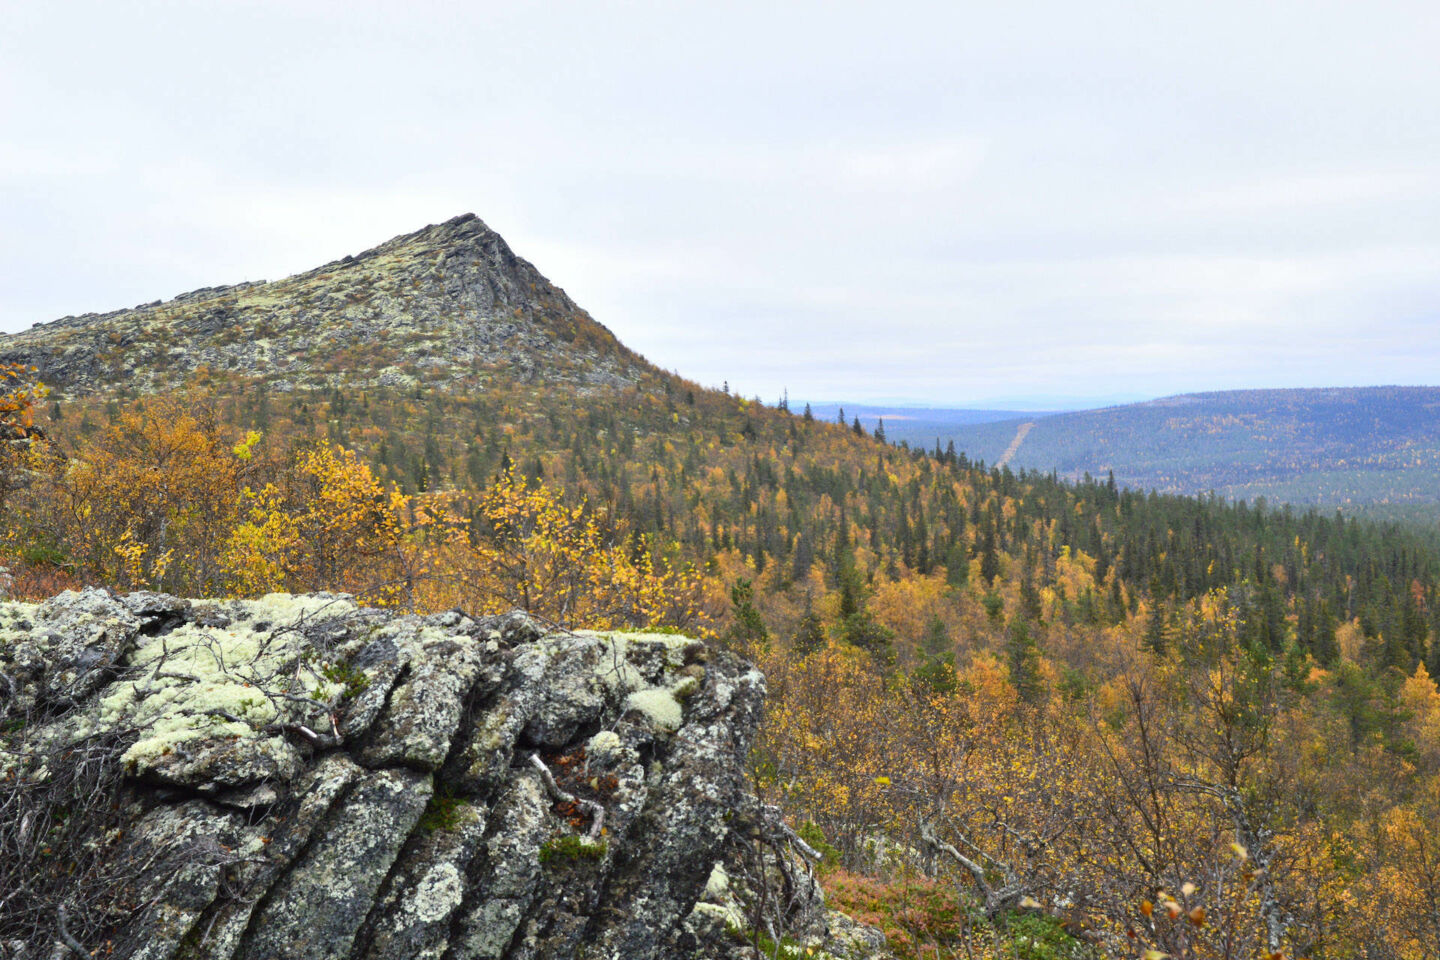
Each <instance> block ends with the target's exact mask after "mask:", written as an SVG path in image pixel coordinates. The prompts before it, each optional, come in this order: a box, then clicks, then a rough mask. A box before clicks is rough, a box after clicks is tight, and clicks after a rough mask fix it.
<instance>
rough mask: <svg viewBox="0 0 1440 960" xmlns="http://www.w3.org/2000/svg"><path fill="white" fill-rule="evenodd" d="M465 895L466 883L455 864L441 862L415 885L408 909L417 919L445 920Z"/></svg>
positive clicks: (427, 921)
mask: <svg viewBox="0 0 1440 960" xmlns="http://www.w3.org/2000/svg"><path fill="white" fill-rule="evenodd" d="M464 895H465V883H464V881H463V880H462V879H461V877H460V871H459V870H458V869H457V868H456V866H455V864H453V863H448V862H447V863H439V864H436V865H435V866H433V867H431V868H430V870H429V871H428V872H427V873H426V874H425V876H423V877H421V878H420V882H419V883H418V884H416V885H415V890H414V893H413V894H412V896H411V899H410V900H409V902H408V904H407V909H408V910H409V912H410V913H411V914H413V915H414V917H415V918H416V919H417V920H420V921H422V922H424V923H436V922H438V921H440V920H444V919H445V918H446V917H448V916H449V915H450V913H451V912H452V911H453V910H454V909H455V908H456V907H458V906H460V901H461V898H462V897H464Z"/></svg>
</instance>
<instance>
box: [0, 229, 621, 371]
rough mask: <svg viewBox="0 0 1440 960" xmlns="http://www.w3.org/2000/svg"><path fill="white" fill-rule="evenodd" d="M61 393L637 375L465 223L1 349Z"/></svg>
mask: <svg viewBox="0 0 1440 960" xmlns="http://www.w3.org/2000/svg"><path fill="white" fill-rule="evenodd" d="M0 360H3V361H9V362H18V363H24V364H27V365H31V366H35V367H37V368H38V369H39V370H40V376H41V378H42V379H43V380H44V381H45V382H46V383H48V384H50V385H51V386H52V387H58V388H59V389H61V390H63V391H64V392H65V393H67V394H69V395H83V394H88V393H93V392H102V391H109V390H113V389H115V388H117V387H123V388H130V389H138V390H142V391H155V390H161V389H164V388H167V387H172V386H176V385H178V384H180V383H181V382H184V381H186V380H187V379H192V378H193V379H198V380H201V381H204V380H207V379H213V378H227V377H231V378H243V379H254V380H260V381H264V382H267V383H268V384H270V385H271V386H272V387H273V388H274V389H276V390H281V391H283V390H288V389H293V388H295V387H304V386H308V387H317V386H326V385H336V384H340V383H346V384H351V385H388V386H396V387H406V386H413V385H416V384H419V383H445V382H452V381H455V380H457V379H460V378H461V377H468V376H479V377H480V378H481V379H482V380H483V379H487V378H488V377H489V376H490V375H491V374H493V373H494V372H496V371H503V374H502V375H504V376H507V377H510V378H512V379H518V380H522V381H523V380H530V379H535V378H537V377H543V378H544V379H545V380H547V381H550V382H554V381H573V382H575V383H578V384H580V385H598V384H619V383H624V382H627V381H629V380H632V379H634V378H635V376H636V375H637V373H638V372H639V370H640V369H641V368H642V367H643V366H644V365H643V361H641V360H640V359H639V358H638V357H637V356H636V355H635V354H633V353H631V352H630V351H629V350H627V349H626V348H625V347H624V346H622V345H621V344H620V342H619V341H618V340H616V339H615V336H614V335H613V334H611V332H610V331H609V330H607V329H605V328H604V327H603V326H601V325H600V324H598V323H596V322H595V321H594V320H592V319H591V318H590V317H589V315H588V314H586V313H585V311H583V310H581V309H580V308H579V307H577V306H576V305H575V303H574V302H573V301H572V300H571V299H570V298H569V297H568V296H566V295H565V292H564V291H563V290H561V289H560V288H558V287H556V286H555V285H554V284H552V283H550V281H548V280H546V279H545V277H544V276H542V275H541V274H540V272H539V271H538V270H536V269H535V267H534V266H532V265H531V264H530V263H529V262H528V261H526V260H523V259H521V258H520V257H517V256H516V255H515V254H514V253H513V252H512V251H511V250H510V247H509V246H508V245H507V244H506V243H505V241H504V239H503V238H501V236H500V235H499V234H497V233H496V232H495V231H493V230H491V229H490V228H489V227H487V226H486V225H485V224H484V223H483V222H481V221H480V220H479V219H478V218H477V217H475V215H474V214H466V215H464V216H460V217H456V218H454V219H452V220H447V221H446V222H445V223H442V224H437V225H431V226H428V227H425V228H424V229H423V230H419V231H416V232H415V233H410V234H405V235H403V236H399V237H396V238H394V239H393V240H390V241H388V242H386V243H382V244H381V245H380V246H378V247H375V248H373V249H370V250H366V251H365V252H363V253H359V254H356V255H354V256H347V257H344V258H342V259H340V260H337V261H334V262H333V263H328V264H326V265H325V266H323V267H319V268H317V269H314V270H310V271H307V272H305V273H300V274H296V275H295V276H293V277H289V278H287V279H284V280H279V281H276V282H273V283H266V282H263V281H261V282H255V283H243V284H237V285H234V286H220V287H206V288H204V289H201V290H194V291H191V292H190V293H185V294H181V295H180V296H178V297H175V298H174V299H173V300H167V301H164V302H160V301H156V302H154V303H147V304H142V305H141V306H138V307H134V308H132V309H129V310H116V311H113V312H111V313H104V314H94V313H91V314H85V315H83V316H78V317H65V318H63V319H61V320H56V321H54V322H52V323H45V324H38V325H36V326H34V327H32V328H31V329H30V330H28V331H25V332H23V333H18V334H15V335H12V336H9V337H5V338H3V339H0Z"/></svg>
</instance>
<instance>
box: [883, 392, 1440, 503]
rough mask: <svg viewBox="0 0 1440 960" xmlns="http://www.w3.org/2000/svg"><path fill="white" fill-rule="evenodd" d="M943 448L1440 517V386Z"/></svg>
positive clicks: (1040, 423) (1190, 409) (1020, 424)
mask: <svg viewBox="0 0 1440 960" xmlns="http://www.w3.org/2000/svg"><path fill="white" fill-rule="evenodd" d="M1027 424H1028V426H1027ZM886 429H887V432H888V430H889V422H888V421H887V422H886ZM1022 430H1023V431H1024V432H1023V435H1022V433H1021V432H1022ZM1017 438H1019V442H1018V443H1017V442H1016V441H1017ZM941 439H942V442H945V441H948V440H952V439H953V440H954V442H955V445H956V448H957V449H959V450H961V451H962V452H964V453H965V454H967V455H968V456H969V457H971V458H972V459H983V460H985V461H986V462H987V463H991V464H995V463H999V462H1002V461H1003V462H1004V463H1005V464H1006V465H1008V466H1010V467H1012V468H1022V467H1023V468H1027V469H1035V470H1043V471H1047V472H1048V471H1051V470H1053V471H1056V472H1057V473H1059V474H1060V475H1061V476H1062V477H1069V478H1079V477H1083V476H1084V475H1085V474H1086V473H1090V474H1092V475H1094V476H1097V477H1101V476H1104V475H1105V474H1106V473H1107V472H1109V471H1112V470H1113V471H1114V473H1115V477H1116V479H1117V480H1118V481H1120V482H1121V483H1125V484H1128V485H1131V486H1137V487H1142V488H1154V489H1157V490H1160V491H1162V492H1167V493H1197V494H1198V493H1206V492H1209V491H1214V492H1215V493H1217V494H1219V495H1221V496H1224V497H1232V498H1243V499H1248V500H1254V499H1256V498H1258V497H1265V498H1267V499H1269V500H1272V501H1283V502H1286V503H1293V504H1296V505H1300V506H1318V507H1324V508H1329V507H1340V508H1343V509H1347V510H1351V511H1354V512H1366V513H1374V514H1381V515H1388V516H1393V517H1403V516H1412V517H1433V516H1440V387H1397V386H1386V387H1355V388H1333V389H1307V390H1232V391H1224V392H1216V393H1194V394H1184V395H1180V396H1174V397H1165V398H1163V399H1159V400H1152V401H1149V402H1147V403H1135V404H1127V405H1124V406H1117V407H1107V408H1105V409H1100V410H1086V411H1081V412H1075V413H1059V414H1051V415H1048V416H1044V415H1041V416H1037V415H1033V414H1029V415H1020V416H1018V417H1015V418H1012V419H1009V420H1004V421H992V422H989V423H978V424H972V425H962V426H957V427H955V428H953V429H951V430H950V431H948V432H947V433H946V434H945V435H944V436H942V438H941ZM1007 453H1008V456H1007Z"/></svg>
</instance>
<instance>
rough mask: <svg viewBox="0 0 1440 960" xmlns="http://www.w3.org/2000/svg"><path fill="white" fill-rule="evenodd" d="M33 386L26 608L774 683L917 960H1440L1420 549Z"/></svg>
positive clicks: (917, 483) (1325, 521) (566, 431)
mask: <svg viewBox="0 0 1440 960" xmlns="http://www.w3.org/2000/svg"><path fill="white" fill-rule="evenodd" d="M12 380H13V381H14V385H15V386H16V388H17V391H18V392H12V394H11V396H12V397H18V398H19V399H18V400H16V401H15V402H13V403H12V405H11V406H10V407H9V408H8V411H7V412H6V413H5V416H6V417H7V421H6V422H7V423H8V424H10V425H12V439H11V441H10V443H11V446H10V447H9V448H7V450H8V453H7V459H6V460H5V461H4V471H5V472H4V475H3V477H0V481H3V483H0V490H3V491H5V497H4V501H3V509H4V511H5V521H4V526H3V529H4V544H3V547H4V550H5V554H6V562H7V563H8V565H9V567H10V569H11V573H12V577H13V585H12V587H11V589H12V591H13V592H14V593H15V594H16V595H17V596H20V597H42V596H47V595H49V594H51V593H53V592H55V591H56V590H58V589H61V588H63V587H66V586H75V585H79V584H82V583H95V584H102V585H106V586H111V587H114V588H116V589H124V590H130V589H141V588H143V589H154V590H163V591H166V592H170V593H175V594H180V595H191V596H217V597H254V596H259V595H263V594H268V593H271V592H274V591H294V592H307V591H316V590H334V591H343V592H347V593H351V594H354V595H355V596H356V597H358V598H360V599H362V600H363V601H364V602H367V603H370V604H375V605H381V606H389V607H395V608H399V609H403V610H415V611H418V612H434V611H440V610H447V609H451V608H454V607H460V608H463V609H466V610H469V611H471V612H474V613H476V614H485V613H497V612H501V611H503V610H508V609H510V608H512V607H517V606H518V607H521V608H523V609H525V610H527V611H529V612H530V613H531V614H532V615H534V616H535V617H537V618H541V619H543V620H546V621H549V622H552V623H554V624H558V625H564V626H568V627H577V628H578V627H590V628H602V629H616V628H627V627H646V628H656V627H660V628H664V627H671V628H675V629H677V630H683V631H685V632H687V633H689V634H692V635H700V636H706V637H709V638H711V639H713V640H714V641H715V642H717V643H723V644H727V645H729V646H732V647H734V648H737V649H738V650H739V651H740V652H741V653H743V654H744V655H746V656H747V657H749V658H751V659H752V660H754V661H755V662H756V663H757V664H758V665H759V666H760V667H761V668H762V669H763V671H764V673H765V674H766V676H767V678H768V685H769V691H770V696H769V708H768V718H767V720H766V721H765V724H764V726H763V727H762V730H761V733H760V736H759V739H758V741H757V744H756V747H755V749H754V751H753V753H752V770H751V776H752V779H753V782H754V785H755V788H756V790H757V791H758V792H759V794H760V795H761V797H762V799H764V800H766V801H768V802H771V803H774V804H778V805H779V807H780V809H781V810H782V811H783V812H784V814H785V816H786V817H787V818H788V820H789V823H790V826H791V827H792V828H793V829H794V830H795V831H796V833H797V834H798V835H799V836H801V837H805V838H806V839H807V841H808V842H809V845H810V846H812V847H814V848H815V850H816V851H818V852H820V853H822V854H823V855H824V858H823V862H822V864H821V866H820V867H819V870H820V871H821V873H822V875H823V879H824V881H825V884H826V887H827V889H828V890H829V891H830V893H831V898H832V902H833V903H835V904H836V905H837V906H840V907H843V908H845V909H847V910H849V911H850V912H852V913H853V914H854V915H856V916H857V917H859V918H861V919H865V920H868V921H870V922H873V923H876V924H878V925H881V926H882V927H884V928H885V929H886V931H887V933H889V935H890V938H891V945H892V948H893V949H894V950H895V952H896V953H897V955H899V956H901V957H905V958H921V957H924V958H951V957H967V958H970V957H1037V958H1038V957H1069V956H1076V957H1078V956H1087V955H1094V954H1096V953H1098V954H1099V955H1105V956H1135V957H1142V956H1144V957H1158V956H1164V955H1168V956H1174V957H1197V958H1198V957H1236V958H1239V957H1257V956H1258V957H1312V958H1315V957H1377V958H1378V957H1387V958H1388V957H1394V958H1405V960H1410V958H1422V957H1434V956H1437V955H1440V899H1437V898H1440V889H1437V885H1436V884H1437V881H1440V876H1437V873H1440V846H1437V840H1440V835H1437V830H1440V828H1437V826H1436V825H1437V823H1440V690H1437V687H1436V684H1435V682H1434V680H1433V679H1432V676H1433V675H1434V673H1435V671H1436V669H1437V667H1440V630H1437V626H1440V604H1437V599H1440V598H1437V589H1440V558H1437V554H1436V553H1435V552H1434V551H1433V550H1432V548H1431V547H1430V546H1429V545H1428V544H1427V543H1426V542H1425V541H1424V540H1423V539H1421V538H1419V537H1418V536H1416V535H1414V534H1411V533H1407V532H1406V531H1404V530H1403V529H1400V528H1397V527H1382V526H1378V525H1375V524H1371V523H1367V522H1361V521H1355V520H1349V519H1345V518H1341V517H1336V516H1325V515H1319V514H1314V513H1303V514H1302V513H1292V512H1290V511H1288V510H1272V509H1264V508H1259V509H1257V508H1255V507H1251V506H1247V505H1245V504H1243V503H1230V502H1225V501H1220V500H1217V499H1213V498H1186V497H1178V496H1162V495H1156V494H1148V495H1147V494H1144V493H1139V492H1134V491H1128V490H1124V489H1121V488H1119V487H1117V485H1116V484H1115V483H1114V482H1113V481H1110V480H1098V479H1091V480H1086V481H1083V482H1080V483H1064V482H1060V481H1058V480H1056V479H1054V478H1052V477H1048V476H1045V475H1041V474H1035V473H1026V472H1020V473H1015V472H1011V471H1009V470H1006V469H986V468H985V467H984V465H983V464H978V463H973V462H971V461H969V460H968V459H967V458H965V457H964V456H963V455H960V454H957V453H956V452H955V451H953V450H941V449H938V448H936V449H933V450H924V449H910V448H908V447H904V446H900V447H896V446H891V445H887V444H884V443H881V442H878V441H877V440H876V439H875V438H873V437H869V436H866V435H864V432H863V430H859V429H856V425H854V424H836V423H822V422H819V421H817V420H816V419H815V418H813V417H811V416H808V415H806V414H804V413H796V412H793V411H789V410H787V409H784V405H783V404H782V405H781V406H780V407H779V408H774V407H766V406H763V405H761V404H759V403H758V402H755V401H749V400H742V399H740V398H736V397H733V396H729V395H728V394H725V393H721V392H719V391H707V390H703V389H701V388H700V387H699V386H697V385H695V384H691V383H687V382H685V381H683V380H680V379H679V378H678V377H672V376H669V375H664V376H661V375H659V374H656V375H655V376H654V377H653V378H650V379H646V380H644V381H643V382H637V384H635V385H633V386H629V387H597V388H595V389H593V390H591V391H589V392H587V393H584V394H580V393H575V392H569V393H566V392H560V391H553V390H545V389H542V388H540V387H536V386H534V385H528V384H509V385H507V384H506V383H504V382H502V381H500V380H498V379H492V380H486V381H484V382H483V385H482V383H481V382H479V381H477V382H476V384H475V389H473V390H468V391H467V390H457V389H455V388H454V386H453V384H452V385H447V386H446V388H445V389H433V390H432V389H427V388H426V387H425V386H424V385H423V384H418V385H415V386H413V387H405V388H402V389H398V390H391V389H389V388H382V387H376V388H366V389H363V390H360V391H358V392H347V391H344V390H341V389H339V388H320V389H315V390H291V391H287V392H271V391H270V390H268V389H267V388H266V387H265V385H264V384H263V383H259V382H253V383H245V382H238V381H237V382H236V383H232V384H230V385H229V386H228V387H227V389H226V390H224V391H220V390H213V391H212V392H209V393H190V394H184V395H171V396H169V397H166V396H151V397H145V398H136V397H126V396H123V395H119V394H115V395H111V396H109V397H104V398H99V399H94V400H65V401H63V402H61V403H47V402H45V401H44V400H41V399H39V398H38V396H37V395H36V393H35V391H34V390H33V387H32V385H30V384H28V383H26V382H25V381H24V376H23V373H21V374H20V375H19V376H18V377H12ZM27 391H29V392H27ZM329 682H332V683H335V684H337V685H341V686H343V684H344V678H342V677H335V678H329ZM659 693H662V694H664V695H665V696H666V697H667V698H670V700H672V701H675V702H678V700H677V698H680V697H683V695H684V691H683V690H679V689H678V688H677V689H676V690H670V691H660V692H659ZM656 697H657V699H658V694H657V695H656ZM651 706H652V707H654V709H655V710H656V711H657V713H658V712H659V711H660V710H661V709H662V708H664V707H668V706H669V704H668V703H667V704H662V705H655V704H652V705H651ZM550 855H551V856H552V857H553V858H565V857H585V856H588V855H589V852H587V851H586V850H582V849H580V848H579V847H576V848H574V849H573V850H572V849H568V848H567V849H561V848H559V847H557V848H555V849H553V850H552V851H551V853H550Z"/></svg>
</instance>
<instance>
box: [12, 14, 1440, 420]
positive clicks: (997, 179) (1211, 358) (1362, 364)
mask: <svg viewBox="0 0 1440 960" xmlns="http://www.w3.org/2000/svg"><path fill="white" fill-rule="evenodd" d="M0 24H3V27H0V330H6V331H11V330H18V329H21V328H24V327H27V326H29V325H30V324H31V323H34V322H37V321H44V320H51V319H54V318H56V317H59V316H63V315H66V314H71V313H83V312H86V311H91V310H107V309H114V308H117V307H123V306H129V305H133V304H136V303H139V302H143V301H149V300H154V299H159V298H168V297H171V296H174V295H175V294H177V293H180V292H182V291H185V290H189V289H192V288H194V287H199V286H208V285H213V284H217V283H230V282H236V281H240V280H253V279H260V278H265V279H278V278H279V277H282V276H285V275H287V274H290V273H295V272H298V271H301V270H304V269H307V268H309V267H312V266H316V265H318V264H320V263H323V262H325V261H329V260H332V259H335V258H337V257H339V256H342V255H344V254H346V253H355V252H358V251H360V250H362V249H364V248H366V247H369V246H373V245H374V244H376V243H379V242H381V241H383V240H386V239H388V238H389V237H391V236H394V235H396V234H399V233H406V232H409V231H411V230H414V229H417V228H419V227H421V226H423V225H425V224H427V223H432V222H436V221H439V220H443V219H447V218H449V217H451V216H454V215H456V214H458V213H462V212H465V211H473V212H474V213H476V214H478V215H479V216H480V217H481V218H482V219H484V220H485V221H486V222H487V223H489V224H490V226H492V227H494V228H495V229H496V230H498V231H500V233H502V234H503V235H504V236H505V237H506V238H507V240H509V242H510V244H511V246H512V247H514V248H515V250H516V251H517V252H518V253H519V254H520V255H521V256H524V257H526V258H528V259H530V260H532V261H533V262H534V263H535V264H536V265H537V266H538V267H539V268H540V270H541V271H542V272H543V273H545V274H546V275H547V276H549V277H550V278H551V279H552V280H554V281H555V282H556V283H558V284H559V285H561V286H562V287H564V288H565V289H566V290H567V291H568V292H569V293H570V294H571V295H572V296H573V297H574V298H575V299H576V300H577V301H578V302H579V303H580V304H581V305H583V306H584V307H586V308H587V309H588V310H589V311H590V312H591V313H592V314H593V315H594V316H595V317H596V319H598V320H600V321H601V322H602V323H605V324H606V325H607V326H609V327H610V328H611V329H612V330H614V331H615V332H616V333H617V334H618V335H619V336H620V337H621V338H622V339H623V340H624V341H625V342H626V343H628V344H629V345H631V346H632V347H634V348H635V349H637V350H639V351H641V352H642V353H644V354H645V355H646V356H648V357H649V358H650V359H651V360H653V361H654V362H656V363H658V364H660V365H661V366H664V367H667V368H671V369H676V370H679V371H680V372H681V373H683V374H685V375H687V376H690V377H693V378H695V379H697V380H699V381H701V382H702V383H708V384H719V383H720V382H721V381H722V380H728V381H729V382H730V384H731V385H732V387H733V388H735V389H738V390H740V391H743V392H744V393H745V394H747V395H748V394H760V395H761V396H762V397H764V398H765V399H767V400H771V399H773V397H774V396H776V395H778V393H779V392H780V390H781V389H782V388H785V387H788V388H789V391H790V394H791V397H792V398H804V399H814V400H822V399H849V400H856V401H859V400H867V399H868V400H887V401H894V400H901V399H904V400H911V401H927V402H932V403H937V404H956V405H966V404H969V405H977V404H980V405H983V404H989V403H997V402H1005V403H1014V402H1016V401H1026V400H1028V401H1031V402H1033V403H1036V404H1039V405H1047V404H1048V403H1051V402H1053V398H1055V397H1069V398H1105V399H1110V398H1117V397H1136V396H1157V395H1162V394H1167V393H1175V392H1181V391H1188V390H1201V389H1220V388H1231V387H1258V386H1307V385H1309V386H1320V385H1352V384H1369V383H1440V336H1437V335H1436V333H1437V321H1440V56H1437V52H1436V51H1437V41H1440V4H1436V3H1434V2H1433V0H1427V2H1415V3H1386V2H1383V0H1370V2H1365V3H1360V2H1349V3H1335V4H1331V3H1323V2H1305V3H1267V2H1257V0H1244V2H1234V3H1231V2H1216V0H1206V2H1198V0H1197V2H1189V3H1172V2H1162V3H1155V2H1134V3H1124V4H1117V3H1105V2H1096V0H1085V2H1075V0H1063V2H1054V3H1038V4H1028V3H1017V2H1005V3H984V4H980V3H973V4H971V3H956V2H937V3H932V4H907V3H897V2H893V0H892V2H885V3H870V4H861V3H849V2H844V0H828V2H824V3H816V4H801V3H776V2H773V0H772V2H767V3H759V4H753V5H752V4H743V3H737V2H725V3H712V4H700V3H694V2H676V0H667V2H657V3H629V4H603V3H578V4H561V3H547V4H541V3H526V2H521V0H506V2H503V3H487V2H464V3H460V2H456V3H443V4H442V3H417V2H407V3H399V2H385V3H377V4H369V3H364V2H359V0H348V2H345V3H340V4H333V5H332V4H317V3H304V2H297V0H284V2H277V3H261V2H247V3H222V2H204V3H199V2H196V3H130V2H124V0H103V2H94V3H68V2H63V0H43V2H33V3H32V2H16V0H0Z"/></svg>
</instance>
